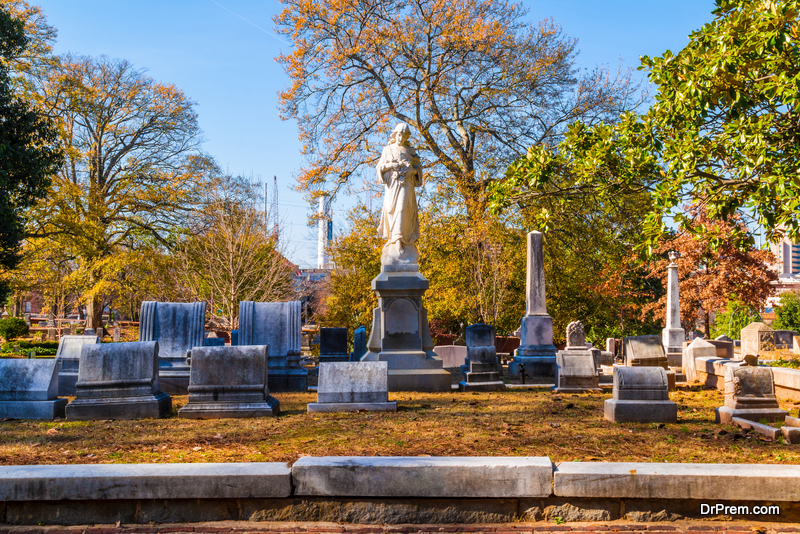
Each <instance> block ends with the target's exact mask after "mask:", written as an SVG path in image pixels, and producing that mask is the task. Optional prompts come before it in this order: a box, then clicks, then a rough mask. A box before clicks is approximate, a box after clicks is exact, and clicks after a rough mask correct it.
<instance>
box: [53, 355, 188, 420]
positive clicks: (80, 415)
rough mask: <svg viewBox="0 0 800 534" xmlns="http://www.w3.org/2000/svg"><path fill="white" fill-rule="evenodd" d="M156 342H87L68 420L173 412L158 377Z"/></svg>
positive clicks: (145, 415)
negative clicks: (160, 387) (159, 385)
mask: <svg viewBox="0 0 800 534" xmlns="http://www.w3.org/2000/svg"><path fill="white" fill-rule="evenodd" d="M158 350H159V345H158V342H157V341H143V342H142V341H140V342H135V343H98V344H97V345H93V344H87V345H84V346H83V348H82V349H81V361H80V367H79V369H78V383H77V384H76V387H75V400H74V401H72V402H71V403H69V405H67V410H66V412H67V420H71V421H91V420H97V419H145V418H148V417H151V418H158V417H166V416H168V415H169V414H170V413H172V398H171V397H170V396H169V395H167V394H166V393H164V392H162V391H161V390H160V389H159V387H158V384H159V380H158Z"/></svg>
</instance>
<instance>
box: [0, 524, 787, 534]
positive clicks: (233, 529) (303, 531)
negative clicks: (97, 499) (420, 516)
mask: <svg viewBox="0 0 800 534" xmlns="http://www.w3.org/2000/svg"><path fill="white" fill-rule="evenodd" d="M181 532H197V533H205V534H212V533H213V534H217V533H235V534H248V533H252V534H256V533H258V534H266V533H279V534H294V533H298V534H328V533H336V534H423V533H442V532H444V533H449V532H456V533H469V532H477V533H481V534H484V533H485V534H489V533H491V534H548V533H551V532H552V533H555V534H597V533H599V532H608V533H612V532H620V533H624V534H647V533H665V534H666V533H669V534H678V533H681V534H683V533H686V534H706V533H709V534H710V533H712V532H730V533H734V534H735V533H742V532H752V533H754V534H776V533H782V532H791V533H795V532H800V525H797V524H795V523H760V522H749V521H732V522H717V521H675V522H666V523H630V522H606V523H568V524H563V525H557V524H553V523H544V522H539V523H500V524H491V525H416V524H414V525H411V524H408V525H352V524H342V523H273V522H263V523H261V522H259V523H254V522H219V523H191V524H186V523H183V524H170V525H167V524H163V525H82V526H68V527H64V526H41V527H37V526H30V525H25V526H9V525H0V534H39V533H43V534H159V533H164V534H167V533H181Z"/></svg>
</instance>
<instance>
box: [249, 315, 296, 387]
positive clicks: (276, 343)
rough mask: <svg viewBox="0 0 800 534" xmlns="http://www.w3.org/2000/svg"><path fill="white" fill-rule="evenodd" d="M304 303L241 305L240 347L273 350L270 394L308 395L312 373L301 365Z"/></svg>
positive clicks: (270, 370) (269, 378) (269, 374)
mask: <svg viewBox="0 0 800 534" xmlns="http://www.w3.org/2000/svg"><path fill="white" fill-rule="evenodd" d="M300 313H301V307H300V301H299V300H294V301H289V302H250V301H243V302H240V303H239V335H238V339H237V341H238V346H240V347H243V346H248V345H266V346H267V347H269V356H268V369H269V373H268V375H267V378H268V380H269V384H268V386H269V390H270V391H272V392H276V391H308V370H307V369H305V368H304V367H302V366H301V365H300V335H301V332H302V318H301V315H300Z"/></svg>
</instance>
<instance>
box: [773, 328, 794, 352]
mask: <svg viewBox="0 0 800 534" xmlns="http://www.w3.org/2000/svg"><path fill="white" fill-rule="evenodd" d="M796 335H797V332H795V331H794V330H775V333H774V336H775V348H776V349H779V350H791V349H792V339H793V338H794V336H796Z"/></svg>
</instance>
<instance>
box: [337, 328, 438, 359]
mask: <svg viewBox="0 0 800 534" xmlns="http://www.w3.org/2000/svg"><path fill="white" fill-rule="evenodd" d="M435 350H436V349H434V351H435ZM366 353H367V327H366V326H364V325H361V326H359V327H358V328H356V329H355V331H354V332H353V352H352V354H350V361H351V362H357V361H360V360H361V357H362V356H364V354H366Z"/></svg>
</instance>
